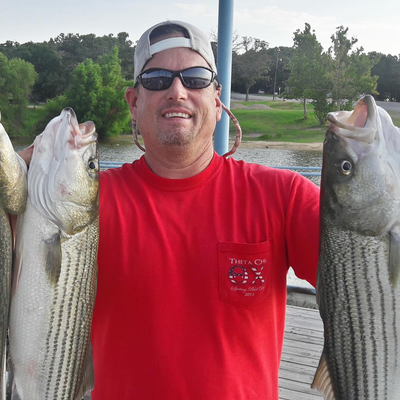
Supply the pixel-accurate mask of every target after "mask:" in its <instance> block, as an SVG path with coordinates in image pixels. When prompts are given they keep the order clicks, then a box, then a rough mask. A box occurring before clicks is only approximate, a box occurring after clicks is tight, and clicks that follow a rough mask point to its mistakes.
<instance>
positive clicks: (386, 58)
mask: <svg viewBox="0 0 400 400" xmlns="http://www.w3.org/2000/svg"><path fill="white" fill-rule="evenodd" d="M368 55H369V56H370V57H371V58H375V59H378V60H379V61H378V62H377V63H376V64H375V65H374V67H373V68H372V70H371V73H372V74H373V75H376V76H378V86H377V90H378V92H379V95H378V99H379V100H386V99H388V100H391V101H400V59H399V57H398V56H392V55H391V54H388V55H385V54H381V53H369V54H368Z"/></svg>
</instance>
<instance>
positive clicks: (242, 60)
mask: <svg viewBox="0 0 400 400" xmlns="http://www.w3.org/2000/svg"><path fill="white" fill-rule="evenodd" d="M242 45H243V48H244V52H243V53H241V54H237V53H234V54H233V58H232V64H233V73H232V81H233V84H234V85H238V84H240V85H242V86H243V87H244V89H245V92H246V101H248V100H249V91H250V88H251V87H252V86H253V85H254V84H255V83H257V82H260V80H264V81H267V79H268V77H267V73H268V63H269V56H268V53H267V49H268V43H267V42H265V41H263V40H259V39H254V38H249V37H243V40H242Z"/></svg>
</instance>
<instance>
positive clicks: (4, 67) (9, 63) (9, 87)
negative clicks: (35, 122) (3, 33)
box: [0, 53, 37, 136]
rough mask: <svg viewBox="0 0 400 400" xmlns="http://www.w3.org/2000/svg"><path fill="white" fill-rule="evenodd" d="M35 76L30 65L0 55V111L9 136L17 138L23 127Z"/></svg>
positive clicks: (17, 59)
mask: <svg viewBox="0 0 400 400" xmlns="http://www.w3.org/2000/svg"><path fill="white" fill-rule="evenodd" d="M36 77H37V74H36V72H35V69H34V67H33V65H32V64H30V63H28V62H26V61H24V60H21V59H20V58H14V59H11V60H8V58H7V57H6V56H5V55H3V54H2V53H0V111H1V112H2V120H3V122H4V121H6V122H7V124H8V126H10V127H11V129H9V134H10V136H17V135H19V134H20V131H21V129H22V127H23V121H24V115H25V113H26V110H27V106H28V100H29V97H30V93H31V88H32V86H33V84H34V83H35V79H36Z"/></svg>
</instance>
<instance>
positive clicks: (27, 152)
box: [18, 144, 33, 168]
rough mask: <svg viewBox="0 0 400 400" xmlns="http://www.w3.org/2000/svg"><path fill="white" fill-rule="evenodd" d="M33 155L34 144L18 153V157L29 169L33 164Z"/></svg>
mask: <svg viewBox="0 0 400 400" xmlns="http://www.w3.org/2000/svg"><path fill="white" fill-rule="evenodd" d="M32 153H33V144H31V145H30V146H29V147H27V148H26V149H24V150H21V151H19V152H18V155H19V156H20V157H21V158H22V159H23V160H24V161H25V163H26V166H27V167H28V168H29V164H30V163H31V158H32Z"/></svg>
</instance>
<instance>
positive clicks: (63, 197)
mask: <svg viewBox="0 0 400 400" xmlns="http://www.w3.org/2000/svg"><path fill="white" fill-rule="evenodd" d="M98 171H99V166H98V146H97V134H96V132H95V127H94V124H93V123H92V122H87V123H85V124H80V125H78V121H77V119H76V116H75V113H74V111H73V110H72V109H64V110H63V111H62V113H61V115H60V116H58V117H56V118H54V119H53V120H51V121H50V123H49V124H48V125H47V127H46V129H45V130H44V132H43V133H41V134H40V135H39V136H38V137H37V138H36V139H35V141H34V150H33V154H32V159H31V162H30V166H29V171H28V201H27V205H26V211H25V213H24V214H22V216H21V217H19V218H18V223H17V242H16V263H15V266H14V273H13V287H12V298H11V310H10V328H9V332H10V333H9V334H10V352H11V362H12V366H13V372H14V386H13V397H12V399H13V400H14V399H21V400H77V399H79V400H80V399H81V398H82V397H83V395H84V393H85V392H87V391H88V390H91V389H92V388H93V384H94V373H93V362H92V354H91V343H90V333H91V322H92V315H93V307H94V301H95V291H96V279H97V265H96V258H97V247H98V234H99V227H98V189H99V172H98Z"/></svg>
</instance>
